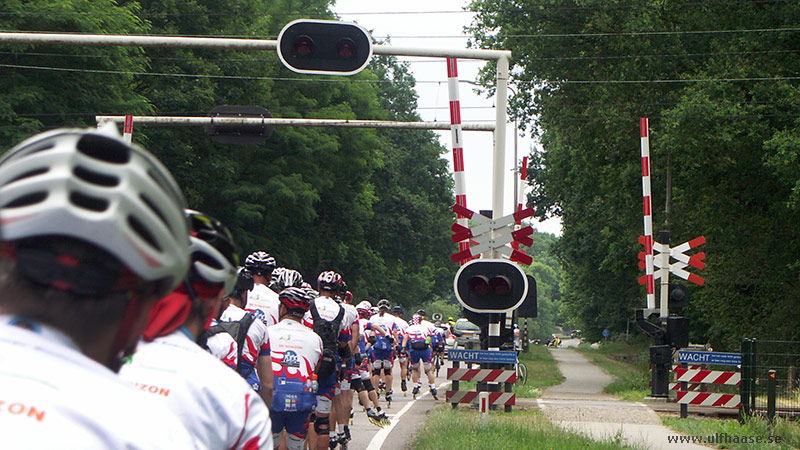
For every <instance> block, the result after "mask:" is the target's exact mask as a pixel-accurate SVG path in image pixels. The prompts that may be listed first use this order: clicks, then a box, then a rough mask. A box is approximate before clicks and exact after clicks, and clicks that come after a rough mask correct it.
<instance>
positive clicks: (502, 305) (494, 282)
mask: <svg viewBox="0 0 800 450" xmlns="http://www.w3.org/2000/svg"><path fill="white" fill-rule="evenodd" d="M453 290H454V291H455V294H456V298H457V299H458V301H459V302H460V303H461V305H462V306H464V308H466V309H468V310H470V311H474V312H479V313H506V312H511V311H513V310H515V309H517V308H518V307H519V306H520V305H521V304H522V302H523V301H524V300H525V298H526V296H527V295H528V279H527V277H526V276H525V273H524V272H522V269H520V268H519V266H517V265H516V264H514V263H512V262H509V261H506V260H502V259H481V260H473V261H470V262H468V263H466V264H464V265H463V266H461V268H460V269H459V270H458V272H457V273H456V277H455V280H454V281H453Z"/></svg>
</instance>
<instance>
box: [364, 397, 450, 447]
mask: <svg viewBox="0 0 800 450" xmlns="http://www.w3.org/2000/svg"><path fill="white" fill-rule="evenodd" d="M448 384H450V382H449V381H447V382H445V383H442V384H440V385H439V386H437V387H436V389H437V390H438V389H439V388H441V387H443V386H447V385H448ZM429 394H430V391H428V392H426V393H424V394H422V395H420V396H418V397H417V398H416V400H411V401H410V402H408V403H407V404H406V406H404V407H403V409H401V410H400V411H398V412H397V414H395V415H394V417H393V418H392V424H391V425H389V426H388V427H384V428H381V429H380V430H378V432H377V433H375V436H373V437H372V440H371V441H369V445H368V446H367V450H380V448H381V447H383V442H384V441H386V438H387V437H389V433H391V432H392V430H393V429H394V426H395V425H397V422H398V421H399V420H400V417H401V416H402V415H403V414H405V413H406V411H408V410H409V409H410V408H411V406H412V405H414V403H415V402H416V401H417V400H419V399H421V398H422V397H425V396H426V395H429Z"/></svg>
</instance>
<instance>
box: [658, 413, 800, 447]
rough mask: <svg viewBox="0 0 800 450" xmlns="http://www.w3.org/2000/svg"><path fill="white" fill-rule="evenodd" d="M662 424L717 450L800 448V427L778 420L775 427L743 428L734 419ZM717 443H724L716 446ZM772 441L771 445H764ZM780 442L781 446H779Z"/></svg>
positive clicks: (756, 422) (753, 423) (759, 422)
mask: <svg viewBox="0 0 800 450" xmlns="http://www.w3.org/2000/svg"><path fill="white" fill-rule="evenodd" d="M661 421H662V422H664V425H667V426H668V427H670V428H672V429H673V430H676V431H680V432H681V433H685V434H687V435H690V436H698V437H701V438H703V439H705V442H708V441H709V440H710V439H713V441H714V444H715V445H716V446H717V447H718V448H730V449H736V450H745V449H747V450H750V449H752V450H756V449H762V448H770V449H796V448H800V425H798V424H797V423H796V422H791V421H787V420H783V419H780V418H777V419H775V422H774V423H773V424H770V423H769V422H768V421H766V420H764V419H761V418H752V419H750V420H748V421H747V422H745V423H744V424H740V423H739V422H738V421H737V420H732V419H729V420H720V419H706V418H687V419H680V418H677V417H662V418H661ZM758 437H760V438H761V441H762V442H761V443H758V442H755V440H756V439H757V438H758ZM770 438H771V439H770ZM718 440H719V441H721V442H719V443H717V442H716V441H718ZM770 440H771V441H772V443H771V444H768V443H765V442H769V441H770ZM778 440H780V441H781V442H780V443H776V442H777V441H778ZM742 441H745V442H742ZM751 441H752V442H751Z"/></svg>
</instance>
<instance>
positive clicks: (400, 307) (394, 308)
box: [392, 305, 405, 316]
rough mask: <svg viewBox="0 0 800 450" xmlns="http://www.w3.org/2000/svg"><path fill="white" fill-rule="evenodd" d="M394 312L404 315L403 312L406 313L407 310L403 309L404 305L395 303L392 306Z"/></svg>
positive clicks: (397, 314)
mask: <svg viewBox="0 0 800 450" xmlns="http://www.w3.org/2000/svg"><path fill="white" fill-rule="evenodd" d="M392 314H394V315H396V316H402V315H403V314H405V310H403V307H402V306H400V305H395V306H393V307H392Z"/></svg>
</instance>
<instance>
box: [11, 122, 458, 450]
mask: <svg viewBox="0 0 800 450" xmlns="http://www.w3.org/2000/svg"><path fill="white" fill-rule="evenodd" d="M240 263H241V265H240ZM314 281H316V283H315V285H312V284H311V283H308V282H306V281H304V279H303V277H302V275H301V274H300V273H299V272H298V271H296V270H293V269H291V268H286V267H279V266H278V264H277V262H276V260H275V258H274V257H273V256H271V255H270V254H269V253H267V252H265V251H257V252H254V253H251V254H250V255H248V256H247V257H246V258H245V260H244V261H243V262H240V261H239V256H238V254H237V249H236V245H235V243H234V240H233V238H232V235H231V233H230V231H229V230H228V229H227V227H225V225H223V224H222V223H220V222H219V221H218V220H216V219H214V218H213V217H210V216H208V215H206V214H203V213H202V212H199V211H194V210H191V209H189V208H188V207H187V205H186V202H185V200H184V197H183V194H182V192H181V189H180V187H179V186H178V185H177V183H176V182H175V180H174V179H173V177H172V176H171V174H170V173H169V171H168V170H167V169H166V168H165V167H164V166H163V165H162V164H161V163H160V162H159V161H158V160H157V159H156V158H155V157H153V156H152V155H151V154H150V153H148V152H147V151H145V150H143V149H141V148H140V147H138V146H136V145H131V144H128V143H126V142H125V141H124V140H122V139H121V138H120V136H119V134H118V130H116V128H115V127H114V126H113V125H109V126H106V127H101V128H98V129H59V130H54V131H50V132H47V133H43V134H40V135H36V136H34V137H32V138H30V139H27V140H25V141H23V142H22V143H20V144H19V145H17V146H16V147H14V148H13V149H11V150H10V151H8V152H7V153H6V154H5V155H3V156H2V158H0V362H1V363H0V430H1V431H2V437H1V438H0V439H3V441H4V447H7V448H75V449H92V448H103V449H107V448H125V449H156V448H158V449H162V448H176V449H180V448H197V449H205V448H209V449H223V448H224V449H259V448H270V447H273V448H288V449H302V448H311V449H318V450H322V449H326V448H334V447H336V446H337V445H340V446H342V447H343V448H344V447H346V444H347V442H348V441H349V440H350V434H349V427H348V425H349V423H350V420H351V418H352V414H353V411H354V410H357V411H360V410H362V409H363V412H364V414H366V417H367V419H368V420H369V421H370V422H371V423H372V424H374V425H376V426H386V425H388V424H389V419H388V418H387V416H386V414H385V411H384V410H383V409H382V404H381V395H382V396H383V401H384V406H388V405H390V404H391V401H392V395H393V385H394V380H393V379H392V367H393V365H394V362H395V360H397V361H398V363H399V364H400V366H401V390H402V391H403V394H404V395H406V391H407V383H406V379H407V374H408V373H409V370H410V371H411V379H412V382H413V389H412V395H414V397H416V396H417V395H418V394H419V392H420V389H421V387H422V381H421V378H422V375H423V374H426V375H427V377H428V383H429V388H430V392H431V394H432V395H433V397H434V398H436V388H435V385H434V384H433V383H434V380H433V373H432V370H431V352H432V351H434V350H439V351H441V349H443V344H444V339H443V337H442V335H441V330H440V329H438V328H437V327H435V326H433V324H431V323H430V322H428V321H427V320H425V318H424V311H421V310H420V311H417V313H416V314H414V315H413V316H412V318H411V323H410V324H409V323H407V322H405V321H404V320H403V319H402V316H403V313H404V311H403V309H402V307H400V306H398V305H395V306H392V305H391V303H390V302H389V300H386V299H381V300H380V301H379V302H377V304H376V305H375V306H373V305H372V304H371V303H370V302H369V301H368V300H363V301H360V302H359V303H358V304H357V305H355V306H354V305H353V294H352V293H351V292H350V291H349V290H348V289H347V286H346V284H345V282H344V280H343V279H342V276H341V275H340V274H339V273H337V272H335V271H333V270H328V271H324V272H322V273H321V274H319V276H318V277H317V278H316V280H314ZM354 398H357V399H358V406H355V407H354Z"/></svg>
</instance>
